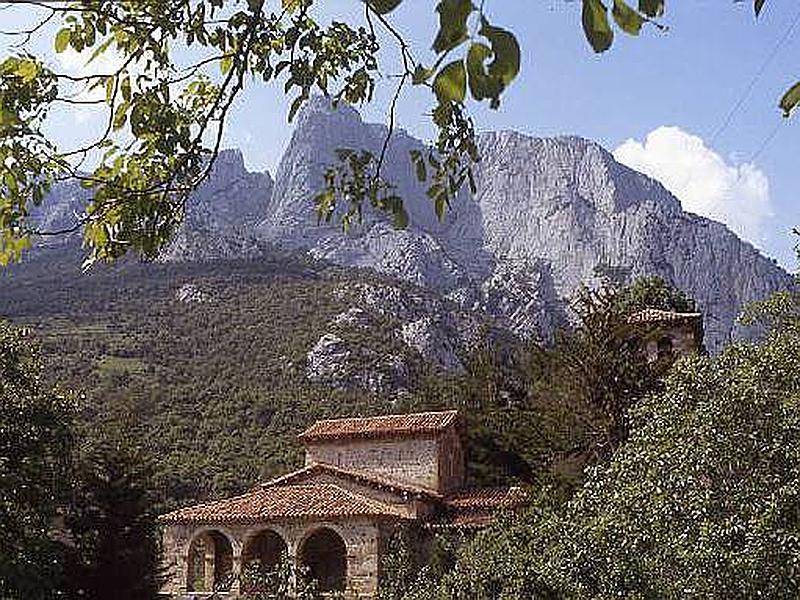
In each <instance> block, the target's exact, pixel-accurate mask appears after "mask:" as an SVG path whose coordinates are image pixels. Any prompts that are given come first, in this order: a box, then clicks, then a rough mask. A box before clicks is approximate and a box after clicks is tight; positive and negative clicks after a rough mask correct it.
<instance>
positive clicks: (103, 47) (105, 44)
mask: <svg viewBox="0 0 800 600" xmlns="http://www.w3.org/2000/svg"><path fill="white" fill-rule="evenodd" d="M113 41H114V38H113V37H109V38H108V39H107V40H106V41H104V42H103V43H102V44H100V45H99V46H98V47H97V48H95V50H94V52H92V55H91V56H90V57H89V60H87V61H86V64H87V65H88V64H90V63H91V62H92V61H93V60H94V59H96V58H97V57H98V56H100V55H101V54H103V53H104V52H105V51H106V50H108V47H109V46H110V45H111V43H112V42H113Z"/></svg>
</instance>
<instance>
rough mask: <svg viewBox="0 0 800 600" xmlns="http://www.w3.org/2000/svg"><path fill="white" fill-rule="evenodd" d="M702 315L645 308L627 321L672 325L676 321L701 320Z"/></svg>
mask: <svg viewBox="0 0 800 600" xmlns="http://www.w3.org/2000/svg"><path fill="white" fill-rule="evenodd" d="M702 317H703V315H702V313H699V312H686V313H684V312H675V311H671V310H658V309H656V308H646V309H644V310H640V311H639V312H637V313H634V314H632V315H631V316H630V317H629V318H628V321H630V322H631V323H674V322H678V321H693V320H695V319H701V318H702Z"/></svg>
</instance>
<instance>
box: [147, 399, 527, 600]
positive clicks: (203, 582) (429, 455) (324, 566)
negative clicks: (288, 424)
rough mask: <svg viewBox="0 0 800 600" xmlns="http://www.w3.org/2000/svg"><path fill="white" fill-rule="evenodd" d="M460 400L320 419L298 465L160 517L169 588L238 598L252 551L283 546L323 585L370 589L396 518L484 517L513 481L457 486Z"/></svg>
mask: <svg viewBox="0 0 800 600" xmlns="http://www.w3.org/2000/svg"><path fill="white" fill-rule="evenodd" d="M462 428H463V425H462V421H461V418H460V416H459V413H458V412H456V411H445V412H426V413H414V414H406V415H390V416H381V417H368V418H347V419H335V420H325V421H318V422H316V423H314V424H313V425H312V426H311V427H309V428H308V429H306V430H305V431H304V432H303V433H302V434H300V436H299V437H300V440H301V441H302V443H303V445H304V446H305V456H306V458H305V466H304V467H303V468H301V469H299V470H297V471H294V472H293V473H289V474H288V475H284V476H282V477H279V478H277V479H274V480H272V481H269V482H267V483H264V484H262V485H260V486H259V487H257V488H256V489H254V490H251V491H249V492H247V493H246V494H243V495H241V496H237V497H234V498H228V499H225V500H220V501H216V502H209V503H206V504H200V505H197V506H190V507H187V508H182V509H180V510H176V511H174V512H171V513H169V514H166V515H164V516H162V517H161V522H162V524H163V526H164V554H165V559H166V562H167V569H168V573H169V581H168V582H167V584H166V586H165V589H164V592H165V594H167V595H168V596H170V597H173V598H192V597H198V596H205V595H207V594H208V593H209V592H211V591H217V592H220V593H221V594H220V595H221V597H231V598H235V597H236V596H237V595H239V593H240V592H241V589H240V586H241V584H240V581H239V577H238V576H237V575H238V574H239V573H241V571H242V569H243V568H245V567H246V566H247V565H248V563H251V562H253V561H258V562H259V564H260V565H261V566H262V567H274V566H276V565H277V564H278V561H279V560H280V557H282V556H287V557H289V560H293V561H295V563H296V564H299V565H303V566H304V567H305V568H306V569H307V570H308V571H309V572H310V574H311V575H312V576H313V577H314V578H315V579H316V580H317V582H318V584H319V586H320V588H321V589H322V590H323V591H343V592H345V593H346V594H347V596H348V597H371V596H373V595H374V594H375V592H376V590H377V586H378V582H379V580H380V576H381V572H380V571H381V555H382V553H383V551H384V548H385V545H386V542H387V541H388V539H389V537H390V536H391V535H392V533H393V531H394V530H395V529H396V528H397V527H398V526H399V525H400V524H403V523H418V524H422V525H423V526H424V527H430V528H443V529H451V528H453V529H465V528H466V529H474V528H479V527H482V526H485V525H486V524H488V523H490V522H491V521H492V519H493V515H494V514H495V513H496V512H497V511H498V510H500V509H503V508H510V507H513V506H515V505H517V504H518V503H519V501H520V500H521V494H520V493H519V489H518V488H503V489H497V488H492V489H479V490H465V489H464V448H463V446H462V436H463V430H462Z"/></svg>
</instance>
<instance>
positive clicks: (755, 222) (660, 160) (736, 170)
mask: <svg viewBox="0 0 800 600" xmlns="http://www.w3.org/2000/svg"><path fill="white" fill-rule="evenodd" d="M614 158H616V159H617V160H618V161H619V162H621V163H623V164H625V165H627V166H629V167H631V168H632V169H636V170H637V171H641V172H642V173H645V174H646V175H649V176H650V177H653V178H654V179H657V180H658V181H660V182H661V183H662V184H663V185H664V187H666V188H667V189H668V190H669V191H670V192H672V193H673V194H674V195H675V196H676V197H677V198H678V199H679V200H680V201H681V204H682V205H683V208H684V209H685V210H687V211H689V212H693V213H696V214H698V215H702V216H704V217H708V218H710V219H714V220H716V221H721V222H722V223H725V224H726V225H727V226H728V227H730V228H731V229H732V230H733V231H734V232H736V233H737V234H738V235H739V236H740V237H742V238H744V239H746V240H747V241H749V242H751V243H753V244H755V245H757V246H759V247H763V246H764V244H765V242H766V237H765V235H764V225H765V221H766V219H768V218H769V217H770V216H771V215H772V209H771V203H770V198H769V181H768V179H767V176H766V175H765V174H764V173H763V171H761V170H760V169H758V167H756V165H755V164H753V163H739V164H737V163H733V162H726V161H725V160H724V159H723V158H722V157H721V156H720V155H719V154H717V153H716V152H714V151H713V150H712V149H711V148H709V147H708V146H706V144H705V142H704V141H703V140H702V139H701V138H699V137H697V136H695V135H691V134H689V133H687V132H685V131H683V130H682V129H680V128H679V127H659V128H658V129H655V130H653V131H651V132H650V133H649V134H648V135H647V137H646V138H645V140H644V142H639V141H637V140H633V139H629V140H627V141H626V142H624V143H623V144H622V145H621V146H619V147H618V148H617V149H616V150H614Z"/></svg>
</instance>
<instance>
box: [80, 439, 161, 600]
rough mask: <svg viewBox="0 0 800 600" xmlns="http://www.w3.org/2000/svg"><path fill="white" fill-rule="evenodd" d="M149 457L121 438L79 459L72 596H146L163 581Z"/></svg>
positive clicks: (134, 599)
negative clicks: (151, 489)
mask: <svg viewBox="0 0 800 600" xmlns="http://www.w3.org/2000/svg"><path fill="white" fill-rule="evenodd" d="M153 506H154V503H153V498H152V495H151V492H150V471H149V468H148V460H147V459H146V458H145V457H144V456H143V455H142V453H141V452H140V451H138V450H137V449H136V448H133V447H131V446H130V445H129V442H125V441H122V438H121V437H116V439H115V438H114V437H112V438H111V439H110V440H106V441H104V442H100V443H99V444H95V446H94V447H91V448H87V449H85V450H84V451H83V452H82V453H81V455H80V456H79V458H78V459H77V468H76V481H75V486H74V494H73V499H72V502H71V504H70V507H69V510H68V511H67V514H66V518H65V525H66V527H67V530H68V532H69V536H70V538H71V540H72V544H71V545H70V548H69V550H68V552H67V553H66V554H67V558H66V561H65V580H66V587H67V589H66V590H65V591H66V592H67V595H68V596H69V597H70V598H75V599H78V598H85V599H87V600H104V599H107V598H110V597H113V598H115V599H116V600H147V599H150V598H155V597H156V596H157V594H158V590H159V587H160V583H161V576H162V570H161V567H160V545H159V534H158V527H157V522H156V514H155V510H154V508H153Z"/></svg>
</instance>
